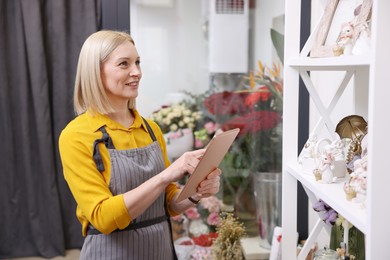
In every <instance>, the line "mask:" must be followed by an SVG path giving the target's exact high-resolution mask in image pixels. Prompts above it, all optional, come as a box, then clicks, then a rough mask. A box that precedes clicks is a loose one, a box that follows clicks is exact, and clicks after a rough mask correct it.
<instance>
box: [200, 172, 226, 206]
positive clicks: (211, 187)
mask: <svg viewBox="0 0 390 260" xmlns="http://www.w3.org/2000/svg"><path fill="white" fill-rule="evenodd" d="M221 173H222V171H221V170H220V169H219V168H216V169H215V170H214V171H212V172H211V173H210V174H209V175H207V177H206V179H204V180H203V181H202V182H201V183H200V184H199V186H198V189H197V196H198V197H199V199H201V198H207V197H210V196H213V195H215V194H217V192H218V191H219V185H220V175H221Z"/></svg>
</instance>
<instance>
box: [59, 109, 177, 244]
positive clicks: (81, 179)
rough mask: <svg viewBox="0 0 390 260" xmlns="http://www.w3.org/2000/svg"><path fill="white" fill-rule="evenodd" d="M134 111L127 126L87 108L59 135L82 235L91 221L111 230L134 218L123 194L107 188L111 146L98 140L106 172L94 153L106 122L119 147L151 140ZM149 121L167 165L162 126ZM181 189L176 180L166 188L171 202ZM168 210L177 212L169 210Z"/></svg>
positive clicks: (106, 230) (107, 129)
mask: <svg viewBox="0 0 390 260" xmlns="http://www.w3.org/2000/svg"><path fill="white" fill-rule="evenodd" d="M133 112H134V116H135V119H134V123H133V125H132V126H131V127H129V128H128V129H127V128H125V127H124V126H122V125H121V124H119V123H117V122H116V121H113V120H111V119H110V118H109V117H108V116H106V115H101V114H96V115H92V114H91V113H89V112H87V113H84V114H82V115H79V116H78V117H76V118H75V119H74V120H73V121H71V122H70V123H69V124H68V125H67V126H66V127H65V129H64V130H63V131H62V133H61V135H60V138H59V150H60V155H61V161H62V166H63V171H64V177H65V180H66V181H67V183H68V185H69V188H70V190H71V192H72V194H73V196H74V198H75V200H76V202H77V210H76V215H77V218H78V219H79V221H80V223H81V225H82V234H83V236H86V232H87V227H88V225H89V223H91V224H92V225H93V226H94V227H95V228H96V229H98V230H99V231H101V232H102V233H104V234H108V233H111V232H112V231H114V230H115V229H118V228H119V229H123V228H125V227H127V226H128V225H129V224H130V222H131V220H132V218H131V216H130V215H129V213H128V211H127V209H126V206H125V203H124V200H123V194H119V195H116V196H113V195H112V193H111V192H110V190H109V188H108V184H109V181H110V174H111V168H110V167H111V165H110V157H109V153H108V150H107V149H105V146H104V144H103V143H100V144H99V150H100V153H101V156H102V160H103V163H104V168H105V170H104V171H103V173H100V172H99V171H98V170H97V168H96V165H95V162H94V160H93V157H92V156H93V143H94V141H95V140H96V139H100V138H101V137H102V132H101V131H100V130H99V128H100V127H102V126H104V125H106V131H107V133H108V134H109V135H110V137H111V139H112V140H113V143H114V145H115V149H117V150H125V149H133V148H139V147H144V146H147V145H150V144H151V143H152V139H151V138H150V135H149V132H148V130H147V128H146V126H145V124H144V122H143V120H142V118H141V116H140V115H139V114H138V112H137V111H136V110H133ZM147 121H148V123H149V125H150V126H151V128H152V130H153V132H154V134H155V136H156V138H157V141H158V143H159V145H160V147H161V150H162V152H163V157H164V161H165V166H166V167H168V166H169V164H170V162H169V160H168V157H167V153H166V146H165V140H164V137H163V135H162V132H161V129H160V128H159V126H158V125H157V124H156V123H155V122H153V121H151V120H147ZM178 191H179V190H178V188H177V187H176V185H175V184H174V183H171V184H170V185H168V187H167V188H166V198H167V203H168V205H169V202H170V200H171V199H172V197H173V196H174V195H175V194H176V193H177V192H178ZM168 210H169V209H168ZM169 214H170V215H176V214H177V213H175V212H173V211H171V210H169Z"/></svg>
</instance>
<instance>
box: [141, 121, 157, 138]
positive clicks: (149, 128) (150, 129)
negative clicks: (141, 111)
mask: <svg viewBox="0 0 390 260" xmlns="http://www.w3.org/2000/svg"><path fill="white" fill-rule="evenodd" d="M142 120H144V123H145V125H146V128H147V129H148V132H149V134H150V137H152V140H153V142H155V141H157V138H156V136H155V135H154V132H153V130H152V128H151V127H150V125H149V123H148V121H146V119H145V118H142Z"/></svg>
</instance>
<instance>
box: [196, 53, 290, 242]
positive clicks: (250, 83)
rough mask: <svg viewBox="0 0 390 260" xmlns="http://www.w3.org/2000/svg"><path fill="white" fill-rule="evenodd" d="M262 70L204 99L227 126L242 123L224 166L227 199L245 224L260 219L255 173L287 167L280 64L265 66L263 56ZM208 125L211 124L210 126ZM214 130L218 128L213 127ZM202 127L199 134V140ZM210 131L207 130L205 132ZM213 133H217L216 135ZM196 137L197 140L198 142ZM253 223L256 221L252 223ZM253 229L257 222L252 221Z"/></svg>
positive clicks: (212, 118)
mask: <svg viewBox="0 0 390 260" xmlns="http://www.w3.org/2000/svg"><path fill="white" fill-rule="evenodd" d="M258 66H259V67H258V71H251V72H250V73H249V75H248V76H247V77H244V78H243V81H242V84H241V86H240V87H239V88H238V89H237V90H234V91H222V92H213V93H209V94H208V95H207V96H206V97H205V99H204V100H203V103H202V105H203V113H204V115H205V117H206V118H207V119H208V121H207V124H208V125H210V124H211V123H210V122H212V123H213V124H214V125H217V126H218V127H220V128H221V129H222V130H223V131H227V130H230V129H233V128H240V133H239V135H238V137H237V138H236V140H235V141H234V143H233V145H232V147H231V148H230V150H229V153H228V154H226V155H225V157H224V160H223V161H222V163H221V165H220V168H221V169H222V172H223V175H222V185H221V192H222V193H223V194H222V198H223V202H224V203H225V204H228V205H232V206H234V207H235V210H236V212H237V211H239V212H242V213H243V214H248V216H243V215H238V216H239V217H240V218H241V219H243V221H244V222H246V225H253V223H256V221H255V219H252V218H255V214H256V213H255V207H256V205H255V201H254V198H253V188H252V185H253V183H254V180H253V177H254V174H255V173H257V172H275V173H280V172H281V166H282V110H283V109H282V105H283V98H282V93H283V87H282V86H283V80H282V79H281V77H280V75H281V74H280V66H279V65H276V64H274V65H273V67H272V68H269V67H265V66H263V64H262V63H261V62H260V61H259V62H258ZM205 129H206V126H205ZM211 129H213V128H211ZM197 136H198V135H197V132H195V137H196V139H197ZM199 136H203V137H205V139H206V140H207V138H208V137H209V136H210V134H209V131H206V130H203V135H201V134H199ZM211 136H212V135H211ZM195 142H197V141H195ZM250 223H252V224H250ZM247 229H248V233H249V234H250V233H251V231H250V230H253V232H252V233H253V234H250V235H254V234H255V233H257V227H253V228H250V227H249V226H247Z"/></svg>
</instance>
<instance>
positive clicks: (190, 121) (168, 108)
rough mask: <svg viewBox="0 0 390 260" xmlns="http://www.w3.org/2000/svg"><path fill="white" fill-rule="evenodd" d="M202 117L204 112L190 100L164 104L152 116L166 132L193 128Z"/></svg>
mask: <svg viewBox="0 0 390 260" xmlns="http://www.w3.org/2000/svg"><path fill="white" fill-rule="evenodd" d="M201 118H202V112H201V111H198V110H197V109H196V106H195V105H194V104H192V103H191V102H190V101H181V102H179V103H175V104H171V105H164V106H162V107H161V109H159V110H157V111H155V112H153V113H152V115H151V116H150V119H152V120H154V121H155V122H156V123H157V124H158V125H159V126H160V128H161V131H162V132H163V133H164V134H166V133H169V132H175V131H177V130H179V129H186V128H189V129H192V130H193V129H194V128H195V127H196V122H197V120H199V119H201Z"/></svg>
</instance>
